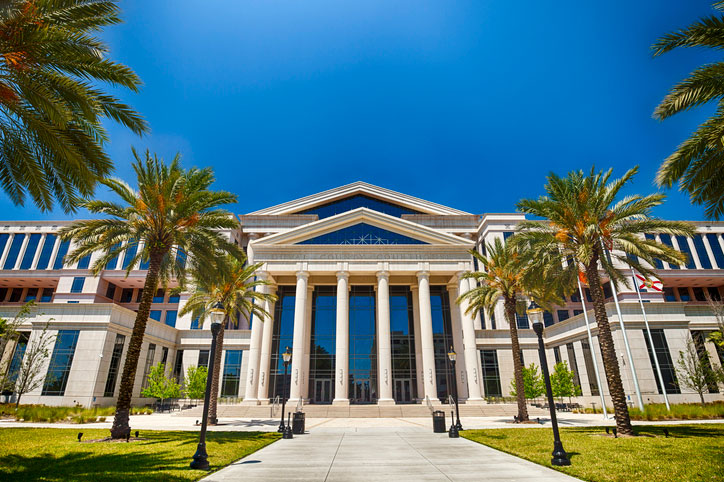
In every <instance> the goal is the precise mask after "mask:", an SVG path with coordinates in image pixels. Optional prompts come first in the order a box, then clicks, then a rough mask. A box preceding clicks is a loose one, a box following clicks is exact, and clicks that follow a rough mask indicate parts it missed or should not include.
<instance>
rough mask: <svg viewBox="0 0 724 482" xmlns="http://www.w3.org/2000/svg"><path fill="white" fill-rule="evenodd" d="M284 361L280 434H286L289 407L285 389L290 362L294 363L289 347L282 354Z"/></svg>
mask: <svg viewBox="0 0 724 482" xmlns="http://www.w3.org/2000/svg"><path fill="white" fill-rule="evenodd" d="M282 359H283V360H284V383H282V418H281V421H280V422H279V428H278V429H277V432H279V433H284V408H285V407H286V405H287V398H286V397H285V396H284V395H285V393H284V392H285V391H286V390H285V389H284V387H286V385H287V368H288V367H289V362H291V361H292V352H291V350H289V347H287V349H286V351H285V352H284V353H282Z"/></svg>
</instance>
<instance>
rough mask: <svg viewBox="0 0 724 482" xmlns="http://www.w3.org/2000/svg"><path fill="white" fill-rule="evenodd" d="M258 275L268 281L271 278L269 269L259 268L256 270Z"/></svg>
mask: <svg viewBox="0 0 724 482" xmlns="http://www.w3.org/2000/svg"><path fill="white" fill-rule="evenodd" d="M256 277H257V278H261V279H262V280H264V281H266V280H268V279H269V271H264V270H258V271H257V272H256Z"/></svg>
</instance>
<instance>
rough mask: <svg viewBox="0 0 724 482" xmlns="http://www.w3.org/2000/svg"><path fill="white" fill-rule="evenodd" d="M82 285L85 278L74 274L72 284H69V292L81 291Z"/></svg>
mask: <svg viewBox="0 0 724 482" xmlns="http://www.w3.org/2000/svg"><path fill="white" fill-rule="evenodd" d="M83 285H85V278H84V277H82V276H76V277H75V278H73V284H72V285H71V286H70V292H71V293H82V292H83Z"/></svg>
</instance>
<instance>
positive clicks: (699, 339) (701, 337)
mask: <svg viewBox="0 0 724 482" xmlns="http://www.w3.org/2000/svg"><path fill="white" fill-rule="evenodd" d="M706 335H707V334H706V333H705V332H703V331H700V330H697V331H692V332H691V338H692V339H693V341H694V347H695V348H696V355H697V357H698V358H699V362H701V365H702V366H703V367H704V369H705V370H706V371H707V372H708V373H713V372H712V366H711V360H709V353H707V350H706ZM652 336H653V333H652ZM654 342H655V340H654ZM707 388H708V389H709V393H719V387H718V386H717V383H716V379H715V377H709V379H708V380H707Z"/></svg>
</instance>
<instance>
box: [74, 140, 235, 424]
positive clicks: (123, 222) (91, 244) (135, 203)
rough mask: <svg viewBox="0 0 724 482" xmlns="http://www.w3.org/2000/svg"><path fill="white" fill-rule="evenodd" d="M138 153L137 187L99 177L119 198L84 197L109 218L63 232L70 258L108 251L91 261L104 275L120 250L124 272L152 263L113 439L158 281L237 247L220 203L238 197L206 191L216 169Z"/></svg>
mask: <svg viewBox="0 0 724 482" xmlns="http://www.w3.org/2000/svg"><path fill="white" fill-rule="evenodd" d="M133 155H134V157H135V161H134V163H133V169H134V171H135V172H136V176H137V183H138V188H137V189H133V188H132V187H131V186H130V185H128V184H126V183H125V182H124V181H122V180H120V179H106V180H103V181H101V182H102V183H103V184H104V185H105V186H107V187H108V188H110V189H111V191H113V192H114V193H115V194H116V195H118V197H120V198H121V201H122V202H121V203H116V202H111V201H100V200H97V201H84V202H83V203H81V204H80V206H81V207H84V208H86V209H88V211H90V212H91V213H95V214H101V215H103V216H107V218H103V219H93V220H90V221H78V222H76V223H73V224H72V225H70V226H67V227H64V228H63V229H61V230H60V237H61V238H62V239H64V240H70V239H72V240H74V241H75V243H76V247H75V248H74V249H73V251H72V252H71V253H70V254H69V255H68V256H67V258H66V262H68V263H72V262H74V261H78V260H79V259H80V258H82V257H84V256H86V255H89V254H91V253H94V252H100V253H103V254H102V255H101V256H99V257H98V259H96V261H95V262H94V263H93V264H92V266H91V270H92V272H93V273H94V274H98V273H100V272H101V271H102V270H103V269H104V267H105V266H106V264H107V263H108V262H109V261H110V260H112V259H114V258H116V257H118V256H120V255H122V254H123V255H124V256H126V257H128V256H130V262H129V264H128V268H127V271H126V274H128V273H130V271H131V270H133V269H134V268H135V267H137V265H138V263H139V262H141V261H142V262H144V263H148V273H147V274H146V280H145V283H144V285H143V292H142V296H141V303H140V304H139V306H138V313H137V315H136V321H135V324H134V325H133V332H132V334H131V340H130V342H129V345H128V353H127V355H126V361H125V364H124V366H123V375H122V376H121V388H120V391H119V394H118V401H117V404H116V414H115V418H114V420H113V427H112V428H111V436H112V437H113V438H123V437H125V435H126V433H127V432H128V430H130V429H129V426H128V414H129V409H130V407H131V396H132V391H133V382H134V380H135V375H136V368H137V367H138V357H139V354H140V352H141V344H142V343H143V335H144V332H145V331H146V323H147V321H148V315H149V311H150V308H151V302H152V300H153V296H154V293H155V292H156V289H157V288H158V286H159V284H162V285H164V286H165V285H167V284H168V282H169V281H170V280H171V279H172V278H175V279H176V280H178V282H179V284H181V285H182V286H183V283H184V279H185V271H186V267H185V261H184V260H185V259H186V256H187V255H188V256H190V257H192V259H195V260H209V262H212V261H213V260H214V259H215V258H217V257H218V253H223V252H230V253H237V254H238V253H239V252H240V250H239V248H238V247H237V246H236V245H234V244H233V243H231V242H230V241H229V240H228V239H227V238H226V237H225V236H224V234H223V233H222V232H220V230H224V229H233V228H235V227H236V226H237V223H236V221H235V220H234V218H233V216H232V215H231V213H229V212H228V211H225V210H222V209H218V206H221V205H225V204H231V203H234V202H236V196H235V195H233V194H230V193H228V192H224V191H211V190H210V189H209V188H210V187H211V184H212V183H213V182H214V176H213V173H212V171H211V169H209V168H206V169H196V168H192V169H189V170H184V169H182V168H181V166H180V164H179V161H180V156H179V155H176V157H175V158H174V159H173V161H172V162H171V163H170V164H168V165H166V164H165V163H164V162H163V160H162V159H160V158H158V157H156V156H155V155H154V156H151V154H150V153H149V152H148V151H146V153H145V156H144V157H143V158H141V157H140V156H139V155H138V153H137V152H136V151H135V150H134V151H133ZM197 262H200V261H197Z"/></svg>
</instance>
